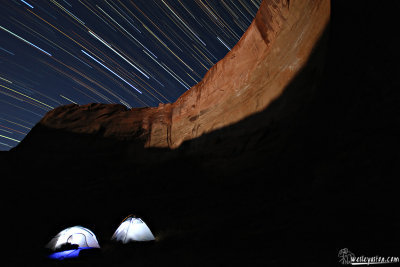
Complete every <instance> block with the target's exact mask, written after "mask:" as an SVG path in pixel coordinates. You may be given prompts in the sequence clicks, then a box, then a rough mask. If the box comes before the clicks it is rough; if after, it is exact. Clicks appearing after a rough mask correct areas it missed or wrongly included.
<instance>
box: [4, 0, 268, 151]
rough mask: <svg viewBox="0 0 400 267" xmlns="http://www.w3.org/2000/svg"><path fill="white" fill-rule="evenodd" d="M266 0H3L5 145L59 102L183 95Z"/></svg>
mask: <svg viewBox="0 0 400 267" xmlns="http://www.w3.org/2000/svg"><path fill="white" fill-rule="evenodd" d="M260 3H261V0H218V1H216V0H131V1H127V0H124V1H119V0H115V1H114V0H101V1H100V0H98V1H97V0H68V1H67V0H57V1H56V0H38V1H33V0H26V1H23V0H21V1H18V0H3V1H1V3H0V7H1V10H0V40H1V42H0V150H9V149H11V148H13V147H15V146H16V145H18V143H19V142H20V141H21V140H22V139H23V138H24V137H25V135H26V134H27V133H28V132H29V131H30V129H31V128H32V127H33V126H34V125H35V124H36V123H37V122H38V121H39V120H40V119H41V118H42V117H43V116H44V115H45V114H46V112H48V111H50V110H51V109H53V108H55V107H58V106H60V105H65V104H71V103H74V104H79V105H84V104H88V103H93V102H96V103H119V104H122V105H125V106H126V107H128V108H135V107H155V106H158V105H159V104H160V103H169V102H174V101H175V100H176V99H177V98H178V97H179V96H180V95H182V94H183V93H184V92H185V91H186V90H189V89H190V88H191V87H192V86H193V85H195V84H196V83H198V82H199V81H200V80H201V79H202V77H203V76H204V75H205V73H206V72H207V71H208V70H209V69H210V68H211V67H212V66H213V65H214V64H215V63H216V62H218V61H219V60H220V59H222V58H223V57H224V56H225V55H226V53H227V52H229V50H230V49H231V48H232V47H233V46H234V45H235V44H236V43H237V42H238V41H239V39H240V37H241V36H242V35H243V33H244V32H245V30H246V29H247V28H248V26H249V25H250V23H251V21H252V20H253V18H254V16H255V14H256V12H257V10H258V7H259V5H260Z"/></svg>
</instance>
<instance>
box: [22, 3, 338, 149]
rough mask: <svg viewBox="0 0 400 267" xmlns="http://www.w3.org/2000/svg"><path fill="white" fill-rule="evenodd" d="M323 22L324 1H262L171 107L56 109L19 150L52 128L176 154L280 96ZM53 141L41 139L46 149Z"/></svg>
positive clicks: (325, 20)
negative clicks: (229, 46) (240, 31)
mask: <svg viewBox="0 0 400 267" xmlns="http://www.w3.org/2000/svg"><path fill="white" fill-rule="evenodd" d="M329 17H330V1H329V0H291V1H289V0H264V1H263V2H262V4H261V6H260V9H259V11H258V12H257V15H256V17H255V19H254V20H253V22H252V23H251V25H250V27H249V28H248V30H247V31H246V32H245V33H244V35H243V37H242V38H241V39H240V41H239V42H238V44H237V45H236V46H234V47H233V49H232V50H231V51H230V52H229V53H228V54H227V55H226V56H225V57H224V58H223V59H222V60H221V61H219V62H218V63H217V64H215V65H214V66H213V67H212V68H211V69H210V70H209V71H208V72H207V74H206V75H205V77H204V78H203V80H202V81H201V82H200V83H198V84H197V85H195V86H193V87H192V88H191V89H190V90H189V91H187V92H186V93H185V94H183V95H182V96H181V97H179V98H178V99H177V101H176V102H174V103H170V104H160V105H159V107H157V108H133V109H131V110H128V109H126V108H125V107H124V106H122V105H117V104H111V105H110V104H89V105H83V106H79V105H66V106H62V107H59V108H56V109H54V110H52V111H50V112H48V113H47V115H46V116H45V117H44V118H43V119H42V120H41V121H40V122H39V123H38V125H36V127H35V128H34V129H33V130H32V131H31V133H30V134H29V135H28V138H26V139H27V140H24V142H22V143H21V147H24V145H27V144H29V143H31V141H29V140H30V139H34V138H38V136H39V135H43V132H41V133H39V132H40V131H43V129H46V131H47V130H48V129H55V130H61V131H65V132H69V133H76V134H87V135H96V136H100V137H104V138H109V139H113V140H121V141H128V142H133V143H139V144H140V146H142V147H147V148H149V147H158V148H177V147H179V146H180V145H181V144H182V143H183V142H184V141H186V140H191V139H194V138H196V137H199V136H201V135H203V134H205V133H209V132H212V131H214V130H216V129H219V128H222V127H225V126H228V125H231V124H234V123H236V122H239V121H241V120H242V119H244V118H246V117H248V116H250V115H252V114H255V113H257V112H260V111H262V110H264V109H266V108H267V107H268V106H269V105H270V103H271V102H272V101H273V100H274V99H276V98H277V97H278V96H280V95H281V93H282V92H283V91H284V90H285V88H286V86H287V85H288V84H289V83H290V82H291V80H292V79H293V78H294V77H295V76H296V75H297V73H298V72H299V71H300V70H301V69H302V67H303V66H304V65H305V63H306V61H307V59H308V57H309V56H310V54H311V52H312V49H313V48H314V46H315V45H316V43H317V42H318V40H319V39H320V37H321V35H322V33H323V31H324V29H325V27H326V25H327V23H328V21H329ZM56 142H57V141H54V142H52V141H51V139H47V140H46V145H47V146H52V145H55V143H56ZM28 146H29V145H28ZM44 146H45V144H43V143H41V145H40V147H41V149H45V147H44Z"/></svg>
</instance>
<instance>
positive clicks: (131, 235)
mask: <svg viewBox="0 0 400 267" xmlns="http://www.w3.org/2000/svg"><path fill="white" fill-rule="evenodd" d="M111 239H112V240H116V241H120V242H122V243H123V244H126V243H128V242H131V241H152V240H154V239H155V238H154V236H153V234H152V233H151V231H150V229H149V227H148V226H147V225H146V223H145V222H144V221H143V220H142V219H140V218H136V217H134V216H128V217H127V218H126V219H125V220H123V221H122V223H121V224H120V225H119V227H118V228H117V230H116V231H115V233H114V234H113V236H112V237H111Z"/></svg>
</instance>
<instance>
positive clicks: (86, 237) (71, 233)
mask: <svg viewBox="0 0 400 267" xmlns="http://www.w3.org/2000/svg"><path fill="white" fill-rule="evenodd" d="M65 244H71V245H78V246H79V247H91V248H100V245H99V242H98V241H97V239H96V236H95V235H94V233H93V232H92V231H90V230H89V229H87V228H85V227H82V226H74V227H70V228H67V229H65V230H63V231H61V232H60V233H58V234H57V235H56V236H55V237H53V239H51V241H50V242H49V243H48V244H47V246H46V247H47V248H49V249H52V250H57V249H58V248H60V247H61V246H62V245H65Z"/></svg>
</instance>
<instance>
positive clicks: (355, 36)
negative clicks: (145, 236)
mask: <svg viewBox="0 0 400 267" xmlns="http://www.w3.org/2000/svg"><path fill="white" fill-rule="evenodd" d="M290 2H291V3H293V2H295V1H290ZM331 4H332V8H331V10H332V15H331V20H330V25H329V27H328V28H326V29H325V31H324V33H323V35H322V36H321V38H320V40H319V42H318V43H317V45H316V46H315V47H314V49H313V52H312V54H311V55H310V57H309V58H308V60H307V63H306V64H305V65H304V66H303V68H302V69H301V70H300V71H299V72H298V73H297V74H296V75H295V77H294V78H293V79H291V80H290V82H289V83H288V84H287V86H285V90H284V91H283V92H282V94H280V95H279V97H278V98H276V99H275V100H274V101H273V102H272V103H271V104H270V105H268V107H267V108H265V109H262V110H260V111H258V112H256V113H254V114H252V115H249V116H245V117H244V118H242V119H240V120H238V121H236V122H235V123H232V124H230V125H224V126H223V127H220V128H218V129H213V130H212V131H209V132H205V133H204V134H202V135H199V136H196V137H194V138H192V139H190V140H186V141H184V142H183V143H182V145H180V146H179V147H177V148H176V149H170V148H168V147H165V148H157V147H151V146H150V147H149V146H147V147H146V146H145V142H146V141H145V140H144V141H143V139H140V138H138V139H135V140H138V141H136V142H132V140H123V139H113V138H110V137H107V136H104V135H102V133H103V132H102V131H100V132H98V133H97V134H88V133H86V134H82V133H77V132H70V131H66V130H65V129H64V130H63V129H50V128H47V127H46V126H45V125H37V126H36V129H34V130H35V131H33V130H32V133H31V134H30V135H29V136H28V137H27V139H26V140H24V142H23V143H22V144H21V147H19V148H17V149H15V150H13V151H10V152H2V153H1V154H0V157H1V162H2V174H1V177H2V182H3V184H4V186H2V190H3V191H4V193H3V194H2V195H3V196H4V200H3V206H4V209H5V211H4V212H3V220H4V221H6V223H7V227H6V228H5V229H8V230H7V231H6V233H5V235H4V236H3V238H4V239H3V242H4V243H6V244H7V246H8V248H9V250H7V254H8V256H9V257H10V259H11V263H14V265H22V266H32V265H35V264H36V265H42V266H43V265H47V264H49V265H53V264H55V263H54V262H49V261H46V260H44V258H43V255H44V253H45V251H44V245H45V244H46V243H47V242H48V241H49V240H50V239H51V238H52V236H53V235H55V234H56V233H58V232H59V231H61V230H62V229H64V228H66V227H69V226H73V225H82V226H84V227H87V228H89V229H91V230H92V231H93V232H94V233H95V234H96V236H97V238H98V240H99V243H100V246H102V251H101V253H100V254H99V255H96V257H87V258H82V259H79V260H72V261H69V262H64V263H62V262H61V263H57V264H59V265H81V266H100V265H104V266H110V265H126V264H129V265H135V266H159V265H168V266H169V265H179V266H235V265H242V266H243V265H245V266H260V265H262V266H294V264H296V265H300V266H341V264H340V263H339V258H338V252H339V250H340V249H342V248H346V247H347V248H349V250H350V251H352V252H353V253H354V254H356V255H357V256H358V255H360V256H361V255H365V256H369V255H371V256H373V255H380V256H397V257H400V254H399V251H400V249H399V241H400V230H399V229H400V227H399V225H400V216H399V213H398V212H397V210H396V207H397V203H399V192H398V191H399V188H400V187H399V185H400V182H399V173H400V159H399V151H400V141H399V135H400V131H399V125H400V116H399V115H400V112H399V111H400V106H399V104H398V103H399V100H400V91H399V90H398V89H399V87H400V80H399V78H398V73H399V67H398V64H397V63H398V62H399V60H400V52H399V49H398V47H400V46H399V41H398V39H397V38H396V36H395V34H394V33H395V32H396V29H397V27H396V26H395V25H397V24H396V23H397V19H396V18H397V17H396V16H397V14H398V11H399V10H400V6H399V4H398V3H397V2H396V1H392V2H388V3H386V4H385V5H383V4H379V3H377V2H376V1H351V2H350V1H332V3H331ZM289 8H290V7H289ZM93 107H96V105H94V106H93ZM141 134H142V132H138V133H137V136H139V137H140V136H141ZM46 142H48V144H52V146H51V147H49V146H46ZM127 147H128V148H129V149H127ZM41 148H42V149H41ZM131 213H135V214H136V215H139V216H141V217H142V218H143V219H144V220H145V221H146V223H147V224H148V225H149V227H150V228H151V229H152V231H153V233H154V235H155V236H156V238H157V240H156V242H153V243H148V244H131V245H127V246H122V245H116V244H113V243H111V242H110V241H109V240H110V237H111V236H112V234H113V232H114V231H115V229H116V228H117V227H118V225H119V223H120V221H121V220H122V219H123V218H124V217H125V216H127V215H128V214H131ZM393 266H395V264H393Z"/></svg>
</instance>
